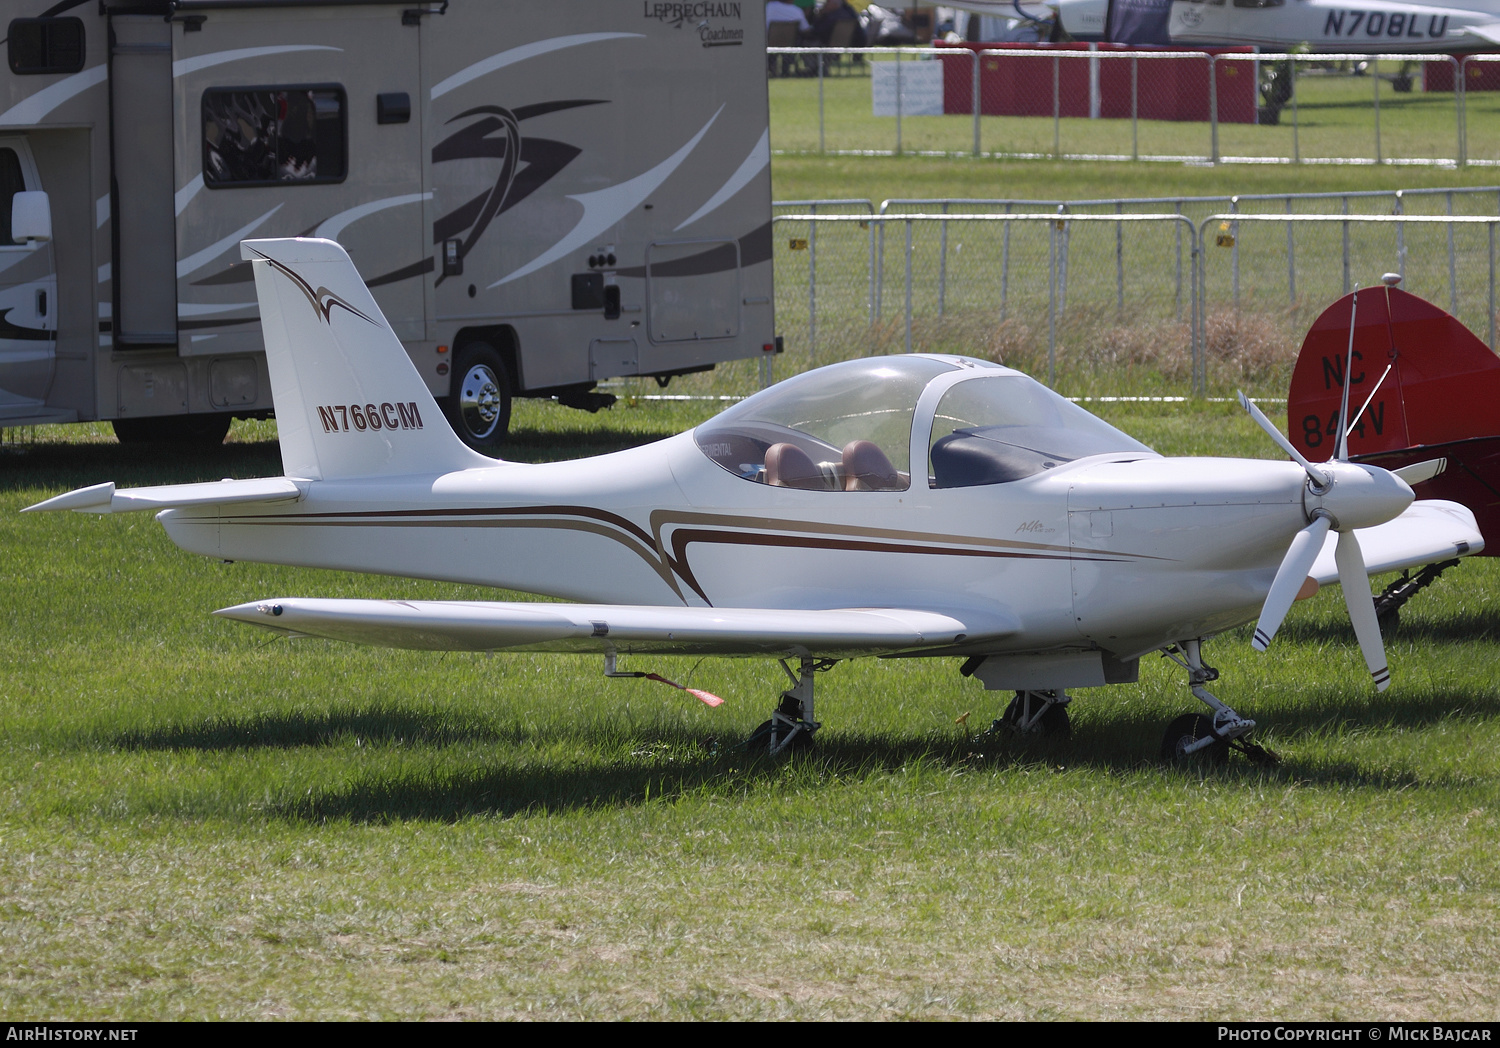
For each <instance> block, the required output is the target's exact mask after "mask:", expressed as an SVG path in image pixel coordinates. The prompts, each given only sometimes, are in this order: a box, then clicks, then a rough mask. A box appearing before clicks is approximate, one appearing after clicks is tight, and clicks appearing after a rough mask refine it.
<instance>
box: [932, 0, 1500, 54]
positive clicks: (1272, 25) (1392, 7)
mask: <svg viewBox="0 0 1500 1048" xmlns="http://www.w3.org/2000/svg"><path fill="white" fill-rule="evenodd" d="M956 6H959V7H962V8H963V9H965V10H970V11H976V12H980V13H984V14H992V15H1000V16H1012V17H1019V18H1022V19H1025V20H1029V21H1030V22H1031V23H1032V24H1035V25H1037V26H1045V27H1046V33H1045V34H1044V37H1043V38H1044V39H1045V38H1047V37H1048V36H1055V35H1056V34H1055V33H1053V31H1052V30H1053V27H1054V26H1060V29H1061V32H1062V33H1063V34H1065V38H1071V39H1074V40H1084V41H1088V40H1094V41H1099V40H1110V41H1113V42H1115V43H1123V44H1147V45H1161V46H1171V47H1232V46H1243V45H1252V46H1256V47H1263V48H1268V49H1271V50H1275V51H1285V50H1288V49H1290V48H1294V47H1302V46H1304V45H1306V46H1307V47H1308V48H1310V49H1311V50H1313V51H1326V52H1330V53H1345V54H1407V53H1411V52H1456V51H1484V50H1488V49H1491V48H1493V47H1494V46H1495V45H1496V44H1500V3H1497V2H1496V0H1444V2H1442V3H1431V4H1427V3H1415V2H1411V0H1050V2H1047V3H1031V2H1024V3H1023V2H1021V0H994V2H988V0H970V2H968V3H963V4H959V5H956Z"/></svg>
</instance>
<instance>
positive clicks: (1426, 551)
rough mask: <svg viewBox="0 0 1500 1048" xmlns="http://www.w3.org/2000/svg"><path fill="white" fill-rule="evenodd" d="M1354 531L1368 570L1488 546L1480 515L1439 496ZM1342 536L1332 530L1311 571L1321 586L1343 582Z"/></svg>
mask: <svg viewBox="0 0 1500 1048" xmlns="http://www.w3.org/2000/svg"><path fill="white" fill-rule="evenodd" d="M1354 534H1355V535H1357V536H1358V537H1359V548H1360V552H1361V553H1363V554H1364V558H1365V573H1366V574H1367V575H1379V574H1381V573H1382V572H1386V571H1401V570H1403V569H1405V568H1413V567H1416V566H1417V565H1418V564H1431V563H1433V562H1434V561H1439V560H1447V559H1449V558H1450V557H1466V556H1470V555H1472V554H1475V553H1478V552H1479V551H1480V550H1482V549H1484V536H1482V535H1480V533H1479V528H1478V526H1477V525H1476V524H1475V523H1474V514H1473V513H1471V512H1469V510H1468V509H1467V508H1466V507H1464V506H1460V505H1459V504H1458V503H1457V502H1443V501H1441V500H1438V499H1429V500H1424V501H1421V502H1413V503H1412V504H1411V506H1410V507H1409V508H1408V509H1407V510H1406V512H1405V513H1403V514H1401V516H1399V517H1397V518H1396V519H1395V520H1388V521H1386V522H1385V523H1384V524H1381V525H1380V526H1378V527H1374V528H1358V529H1356V530H1355V532H1354ZM1337 540H1338V536H1337V535H1335V534H1334V533H1333V532H1329V533H1328V537H1327V538H1326V539H1325V540H1324V541H1323V550H1322V552H1321V553H1319V554H1318V559H1317V560H1315V561H1313V567H1312V571H1311V572H1309V574H1310V575H1311V576H1312V577H1313V578H1315V579H1317V580H1318V584H1319V585H1326V584H1328V583H1330V582H1337V581H1338V578H1339V569H1338V566H1337V565H1336V564H1335V563H1334V561H1333V549H1334V545H1335V543H1336V542H1337Z"/></svg>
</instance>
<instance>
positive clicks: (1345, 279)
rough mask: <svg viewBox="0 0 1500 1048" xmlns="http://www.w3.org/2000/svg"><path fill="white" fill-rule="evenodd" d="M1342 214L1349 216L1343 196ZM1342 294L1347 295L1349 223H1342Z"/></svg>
mask: <svg viewBox="0 0 1500 1048" xmlns="http://www.w3.org/2000/svg"><path fill="white" fill-rule="evenodd" d="M1344 214H1349V196H1347V195H1346V196H1344ZM1343 226H1344V294H1346V295H1347V294H1349V222H1344V223H1343Z"/></svg>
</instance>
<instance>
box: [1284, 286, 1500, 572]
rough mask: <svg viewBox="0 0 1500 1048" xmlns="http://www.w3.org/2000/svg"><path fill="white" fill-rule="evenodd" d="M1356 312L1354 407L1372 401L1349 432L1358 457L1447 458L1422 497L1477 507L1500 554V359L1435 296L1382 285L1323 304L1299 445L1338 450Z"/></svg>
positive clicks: (1290, 412)
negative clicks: (1423, 296) (1441, 306)
mask: <svg viewBox="0 0 1500 1048" xmlns="http://www.w3.org/2000/svg"><path fill="white" fill-rule="evenodd" d="M1356 296H1357V297H1358V305H1357V307H1356V306H1355V298H1356ZM1351 312H1353V313H1354V352H1353V358H1352V366H1349V413H1350V415H1354V414H1355V413H1356V412H1359V411H1360V407H1361V405H1364V404H1365V401H1366V400H1367V399H1368V400H1369V405H1368V406H1367V407H1365V409H1364V411H1363V412H1361V413H1360V414H1359V416H1358V418H1357V419H1356V421H1355V425H1354V429H1353V431H1352V432H1351V433H1350V434H1349V455H1350V457H1351V458H1352V459H1354V460H1356V461H1360V462H1369V463H1371V464H1373V465H1379V466H1384V467H1385V468H1387V469H1396V468H1398V467H1400V466H1405V465H1410V464H1411V463H1414V462H1421V461H1424V460H1427V459H1434V458H1446V459H1447V460H1448V467H1447V469H1446V470H1445V471H1444V472H1443V473H1440V474H1439V475H1438V476H1436V477H1434V478H1432V479H1431V480H1428V481H1424V482H1422V483H1421V484H1420V485H1419V486H1418V487H1417V497H1418V498H1426V499H1450V500H1452V501H1454V502H1460V503H1462V504H1464V505H1466V506H1468V507H1469V509H1470V510H1472V511H1473V513H1474V516H1475V518H1476V520H1477V522H1478V524H1479V529H1480V531H1481V532H1483V533H1484V535H1485V540H1486V543H1487V545H1488V546H1489V548H1490V550H1492V551H1493V552H1494V553H1496V554H1500V357H1496V356H1495V354H1494V353H1492V352H1491V351H1490V349H1489V347H1488V346H1486V345H1485V344H1484V343H1483V342H1482V341H1480V340H1479V339H1478V338H1476V337H1475V336H1474V334H1473V332H1471V331H1470V330H1469V329H1468V328H1466V327H1464V326H1463V324H1461V323H1459V321H1458V320H1457V319H1456V318H1454V317H1453V316H1451V315H1449V314H1448V313H1445V312H1444V311H1443V310H1441V309H1439V308H1438V307H1437V306H1435V305H1433V304H1432V303H1431V302H1427V301H1424V300H1423V299H1420V298H1418V297H1416V296H1415V295H1410V294H1407V293H1406V292H1405V291H1402V290H1400V289H1398V288H1394V287H1384V286H1382V287H1372V288H1365V289H1363V290H1361V291H1358V292H1356V293H1355V294H1351V295H1345V296H1344V297H1343V298H1341V299H1339V300H1338V301H1337V302H1335V303H1334V304H1333V305H1331V306H1329V307H1328V308H1327V309H1326V310H1324V311H1323V314H1322V316H1320V317H1318V319H1317V321H1315V322H1314V324H1313V326H1312V328H1311V329H1310V330H1309V331H1308V333H1307V338H1306V339H1305V340H1304V341H1303V343H1302V350H1301V352H1300V354H1299V355H1298V357H1297V365H1296V368H1295V369H1294V370H1293V372H1292V385H1291V389H1290V391H1289V393H1288V396H1287V425H1288V432H1289V435H1290V436H1291V439H1292V443H1293V444H1294V445H1295V446H1296V448H1297V450H1298V451H1300V452H1302V453H1303V454H1304V455H1306V456H1307V457H1308V459H1310V460H1312V461H1314V462H1316V461H1321V460H1324V459H1327V458H1329V457H1331V456H1332V455H1333V451H1334V447H1335V446H1336V444H1337V442H1338V436H1337V435H1338V417H1339V404H1340V401H1341V399H1342V397H1343V391H1344V370H1345V367H1346V362H1347V361H1348V359H1349V356H1348V355H1349V326H1350V325H1349V321H1350V314H1351ZM1372 391H1373V396H1372V395H1371V394H1372Z"/></svg>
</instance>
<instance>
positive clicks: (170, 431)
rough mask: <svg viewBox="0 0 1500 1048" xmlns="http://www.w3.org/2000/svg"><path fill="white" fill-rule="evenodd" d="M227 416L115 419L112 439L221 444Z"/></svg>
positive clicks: (133, 441)
mask: <svg viewBox="0 0 1500 1048" xmlns="http://www.w3.org/2000/svg"><path fill="white" fill-rule="evenodd" d="M231 421H232V419H231V417H230V416H229V415H157V416H155V417H154V418H117V419H115V420H114V422H113V423H111V424H112V425H113V426H114V427H115V439H116V440H118V441H119V442H120V443H121V444H197V445H208V446H212V445H214V444H222V443H224V438H225V437H226V436H228V435H229V423H230V422H231Z"/></svg>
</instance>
